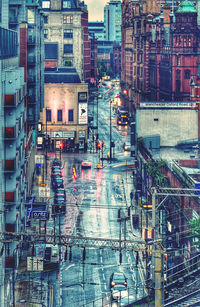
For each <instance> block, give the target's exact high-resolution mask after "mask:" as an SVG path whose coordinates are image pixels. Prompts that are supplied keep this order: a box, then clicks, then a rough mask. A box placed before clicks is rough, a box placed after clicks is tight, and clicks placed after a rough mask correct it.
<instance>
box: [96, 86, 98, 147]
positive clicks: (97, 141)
mask: <svg viewBox="0 0 200 307" xmlns="http://www.w3.org/2000/svg"><path fill="white" fill-rule="evenodd" d="M98 99H99V96H98V92H97V133H96V140H97V142H98V139H99V133H98V114H99V109H98V106H99V101H98Z"/></svg>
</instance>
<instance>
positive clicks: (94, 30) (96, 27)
mask: <svg viewBox="0 0 200 307" xmlns="http://www.w3.org/2000/svg"><path fill="white" fill-rule="evenodd" d="M88 31H89V35H90V36H91V35H94V36H95V38H96V39H97V40H100V41H103V40H104V39H105V33H104V22H102V21H96V22H88Z"/></svg>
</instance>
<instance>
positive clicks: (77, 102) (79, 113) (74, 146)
mask: <svg viewBox="0 0 200 307" xmlns="http://www.w3.org/2000/svg"><path fill="white" fill-rule="evenodd" d="M41 121H42V125H43V135H47V136H48V137H47V138H48V140H49V143H48V149H49V150H51V151H54V152H55V153H56V151H57V150H59V148H60V147H59V146H61V149H62V151H73V152H74V151H77V150H86V149H87V137H88V126H87V124H88V84H87V83H85V82H81V80H80V77H79V75H78V73H77V72H76V69H75V68H71V67H63V68H48V69H46V70H45V108H44V109H43V113H42V115H41ZM60 144H61V145H60Z"/></svg>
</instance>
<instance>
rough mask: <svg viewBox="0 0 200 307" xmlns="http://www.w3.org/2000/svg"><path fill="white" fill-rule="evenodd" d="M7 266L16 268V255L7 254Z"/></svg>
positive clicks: (7, 267)
mask: <svg viewBox="0 0 200 307" xmlns="http://www.w3.org/2000/svg"><path fill="white" fill-rule="evenodd" d="M5 267H6V269H14V268H15V256H6V259H5Z"/></svg>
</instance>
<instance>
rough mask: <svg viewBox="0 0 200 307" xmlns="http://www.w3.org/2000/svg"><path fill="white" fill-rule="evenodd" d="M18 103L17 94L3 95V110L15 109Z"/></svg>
mask: <svg viewBox="0 0 200 307" xmlns="http://www.w3.org/2000/svg"><path fill="white" fill-rule="evenodd" d="M18 103H19V92H16V93H15V94H5V102H4V108H15V107H17V105H18Z"/></svg>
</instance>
